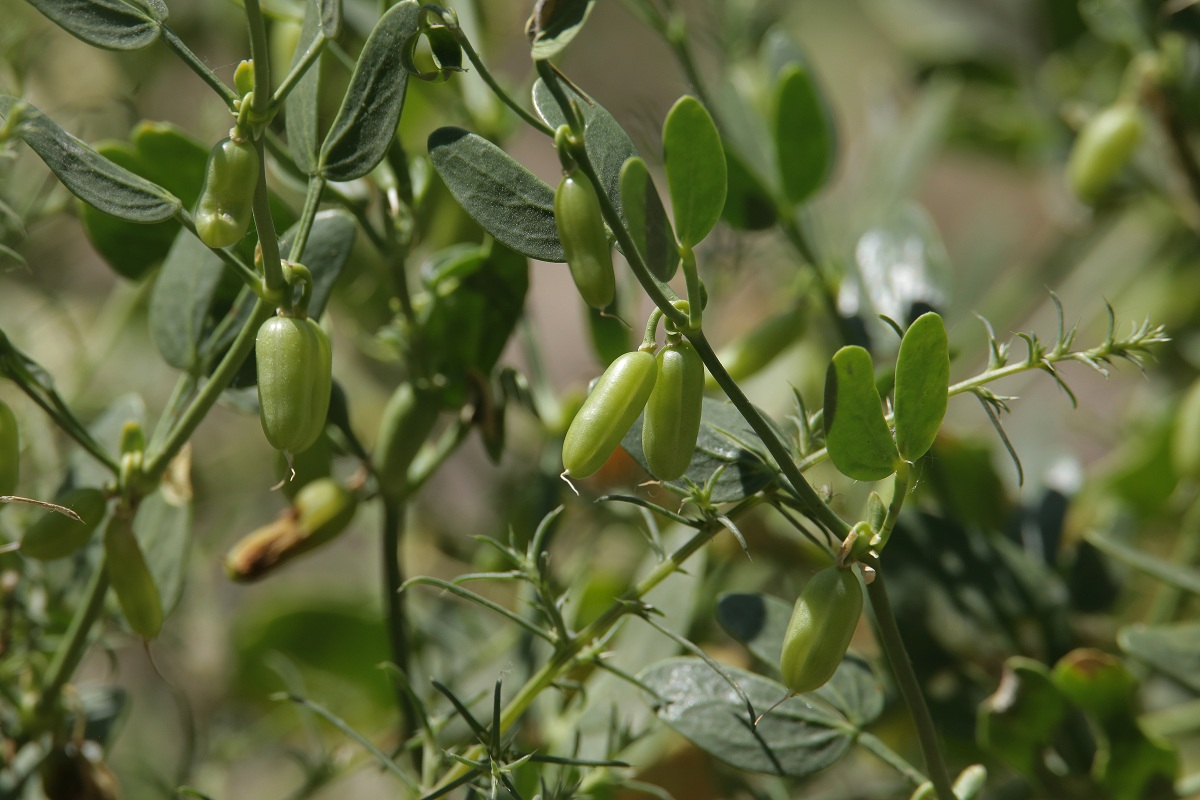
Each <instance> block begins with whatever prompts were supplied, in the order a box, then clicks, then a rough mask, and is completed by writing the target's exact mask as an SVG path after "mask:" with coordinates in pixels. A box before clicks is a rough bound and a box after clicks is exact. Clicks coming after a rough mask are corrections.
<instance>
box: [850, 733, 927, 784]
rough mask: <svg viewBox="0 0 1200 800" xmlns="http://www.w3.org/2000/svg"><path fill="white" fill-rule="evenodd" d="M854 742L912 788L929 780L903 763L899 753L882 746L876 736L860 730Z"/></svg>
mask: <svg viewBox="0 0 1200 800" xmlns="http://www.w3.org/2000/svg"><path fill="white" fill-rule="evenodd" d="M855 741H857V742H858V743H859V745H861V746H862V748H863V749H864V750H866V751H867V752H869V753H871V754H873V755H875V756H878V757H879V759H880V760H881V761H883V762H884V763H885V764H887V765H888V766H889V767H891V768H892V769H894V770H896V771H897V772H899V773H900V774H901V775H903V776H904V777H905V778H908V779H909V780H910V781H911V782H912V784H913V785H914V786H920V785H921V784H922V783H924V782H925V781H927V780H929V778H927V777H925V776H924V775H922V774H921V771H920V770H918V769H917V768H916V767H914V766H913V765H912V764H910V763H908V762H907V761H905V760H904V758H903V757H901V755H900V754H899V753H897V752H896V751H895V750H893V749H892V748H890V747H888V746H887V745H886V744H884V743H883V742H882V741H881V740H880V739H879V738H878V737H877V736H874V735H873V734H870V733H867V732H866V731H862V730H860V731H857V732H856V733H855Z"/></svg>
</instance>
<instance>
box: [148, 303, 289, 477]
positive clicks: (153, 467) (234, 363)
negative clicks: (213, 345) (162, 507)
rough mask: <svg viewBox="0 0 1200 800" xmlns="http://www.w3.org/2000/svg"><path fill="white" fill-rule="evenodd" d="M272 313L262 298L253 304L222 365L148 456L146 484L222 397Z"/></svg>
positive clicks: (160, 471)
mask: <svg viewBox="0 0 1200 800" xmlns="http://www.w3.org/2000/svg"><path fill="white" fill-rule="evenodd" d="M273 311H274V308H273V307H272V305H271V304H270V303H268V302H267V301H265V300H263V299H261V298H260V299H259V300H258V302H257V303H255V305H254V312H253V313H252V314H251V315H250V319H248V320H246V325H245V326H244V327H243V328H242V330H241V332H240V333H238V336H237V338H236V339H234V341H233V344H232V345H231V346H230V348H229V351H228V352H226V353H225V357H224V358H222V359H221V363H220V364H218V365H217V368H216V369H215V370H213V374H212V375H211V376H210V377H209V379H208V381H207V382H206V383H205V384H204V387H203V388H201V389H200V391H199V392H198V393H197V394H196V397H195V399H193V400H192V403H191V405H189V406H188V408H187V410H186V411H184V412H183V414H182V415H181V416H180V417H179V420H178V421H177V422H175V423H174V424H173V425H172V426H171V432H170V433H169V434H167V436H166V438H165V440H164V441H163V444H162V447H161V449H159V450H157V451H156V452H154V453H148V454H147V458H146V462H145V467H144V469H143V473H144V475H145V477H146V478H147V479H148V481H150V482H151V483H155V482H157V481H158V480H159V479H160V478H162V475H163V473H164V472H165V471H166V469H167V465H168V464H169V463H170V462H171V459H172V458H174V457H175V454H176V453H178V452H179V448H181V447H183V445H184V444H185V443H186V442H187V440H188V439H190V438H191V436H192V433H193V432H195V430H196V427H197V426H199V425H200V423H201V422H202V421H203V420H204V418H205V417H206V416H207V415H208V412H209V410H210V409H211V408H212V407H213V404H214V403H216V402H217V398H218V397H220V396H221V392H223V391H225V388H226V387H227V386H229V383H230V381H232V380H233V377H234V376H235V375H236V374H237V371H238V370H239V369H241V366H242V362H244V361H245V360H246V357H247V356H249V355H250V350H251V349H252V348H253V347H254V337H255V336H256V335H257V334H258V327H259V326H260V325H261V324H262V323H263V322H264V321H265V320H266V319H267V318H268V317H269V316H271V313H272V312H273Z"/></svg>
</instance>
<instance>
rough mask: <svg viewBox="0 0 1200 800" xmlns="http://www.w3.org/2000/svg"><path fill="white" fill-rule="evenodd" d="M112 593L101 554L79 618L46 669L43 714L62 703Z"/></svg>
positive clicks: (41, 702)
mask: <svg viewBox="0 0 1200 800" xmlns="http://www.w3.org/2000/svg"><path fill="white" fill-rule="evenodd" d="M107 592H108V570H107V569H106V568H105V564H104V553H103V552H101V554H100V556H99V558H98V560H97V561H96V566H95V571H94V572H92V578H91V580H90V581H88V585H87V588H85V589H84V590H83V597H82V598H81V600H80V603H79V605H78V606H76V608H75V616H73V617H72V618H71V624H70V625H69V626H68V627H67V632H66V633H65V634H64V635H63V640H62V642H61V643H60V644H59V646H58V649H57V650H56V651H55V652H54V659H53V660H52V661H51V662H50V667H49V668H48V669H47V670H46V680H45V681H44V682H43V683H42V689H41V696H40V697H39V698H38V702H37V708H38V711H39V712H47V711H49V710H50V709H51V708H53V706H54V704H55V703H56V702H58V698H59V695H60V694H61V693H62V689H63V687H64V686H65V685H66V684H67V681H69V680H70V679H71V676H72V675H73V674H75V668H76V667H78V666H79V662H80V661H81V660H82V659H83V654H84V653H85V652H86V651H87V645H88V637H89V635H90V634H91V631H92V626H93V625H94V624H95V622H96V620H97V619H98V618H99V617H100V612H101V611H102V610H103V609H104V596H105V594H106V593H107Z"/></svg>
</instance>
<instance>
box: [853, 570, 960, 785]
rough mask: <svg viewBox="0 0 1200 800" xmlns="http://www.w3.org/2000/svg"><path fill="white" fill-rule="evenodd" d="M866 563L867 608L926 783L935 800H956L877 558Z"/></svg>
mask: <svg viewBox="0 0 1200 800" xmlns="http://www.w3.org/2000/svg"><path fill="white" fill-rule="evenodd" d="M869 563H870V566H872V567H873V568H874V569H875V580H874V581H872V582H871V583H869V584H867V596H868V597H870V598H871V608H872V609H873V610H874V611H875V626H876V630H877V632H878V634H879V644H880V645H881V646H882V647H883V652H884V653H885V654H886V655H887V659H888V663H890V664H891V665H892V674H893V675H894V676H895V677H896V685H897V686H898V687H899V689H900V695H901V696H902V697H903V698H904V704H905V705H907V706H908V710H909V713H910V714H912V718H913V725H914V726H915V727H916V729H917V741H918V742H919V743H920V745H921V755H923V756H924V757H925V771H926V772H928V773H929V780H930V781H931V782H932V783H933V788H934V791H935V792H937V796H938V800H956V798H955V796H954V783H953V781H951V780H950V772H949V770H947V769H946V761H945V759H944V758H943V757H942V750H941V747H940V745H939V744H938V740H937V729H936V728H934V725H933V717H932V716H930V714H929V706H928V705H927V704H926V703H925V695H924V694H922V692H921V685H920V683H919V682H918V681H917V675H916V673H915V672H913V668H912V661H911V660H909V657H908V650H907V649H905V647H904V640H903V639H902V638H900V628H899V627H897V625H896V617H895V614H893V613H892V604H891V601H890V600H889V599H888V593H887V584H886V583H885V582H884V578H883V570H882V569H880V567H879V561H878V559H871V560H870V561H869Z"/></svg>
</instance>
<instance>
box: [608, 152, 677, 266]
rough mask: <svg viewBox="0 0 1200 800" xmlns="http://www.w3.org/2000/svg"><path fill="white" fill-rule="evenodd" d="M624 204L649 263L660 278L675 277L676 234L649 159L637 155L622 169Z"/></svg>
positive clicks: (626, 215) (632, 232)
mask: <svg viewBox="0 0 1200 800" xmlns="http://www.w3.org/2000/svg"><path fill="white" fill-rule="evenodd" d="M621 205H622V207H623V208H624V210H625V219H626V222H627V224H628V225H629V233H630V234H632V235H633V241H634V243H635V244H636V245H637V248H638V252H640V253H641V255H642V259H643V260H644V261H645V262H646V266H648V267H649V268H650V271H651V272H653V273H654V275H655V276H656V277H657V278H658V279H659V280H663V281H669V280H671V276H672V275H674V274H675V269H676V267H678V266H679V248H678V246H677V245H676V244H675V233H674V231H672V230H671V221H670V220H669V219H667V212H666V211H665V210H664V209H663V205H662V200H660V199H659V197H658V190H656V189H655V188H654V180H653V179H652V178H651V177H650V171H649V170H647V169H646V162H645V161H642V159H640V158H637V157H636V156H635V157H633V158H631V159H629V160H628V161H626V162H625V166H624V167H623V168H622V169H621Z"/></svg>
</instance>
